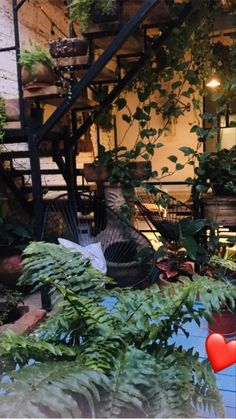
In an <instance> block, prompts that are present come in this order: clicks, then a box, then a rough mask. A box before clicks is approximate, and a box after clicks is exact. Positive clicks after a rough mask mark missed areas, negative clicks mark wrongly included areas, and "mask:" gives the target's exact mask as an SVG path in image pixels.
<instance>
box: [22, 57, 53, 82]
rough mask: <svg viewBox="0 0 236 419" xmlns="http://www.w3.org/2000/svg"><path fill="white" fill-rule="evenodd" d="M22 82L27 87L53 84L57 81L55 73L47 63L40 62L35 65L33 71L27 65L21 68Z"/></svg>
mask: <svg viewBox="0 0 236 419" xmlns="http://www.w3.org/2000/svg"><path fill="white" fill-rule="evenodd" d="M21 77H22V83H23V86H24V87H25V88H30V87H31V88H33V87H34V88H36V87H38V85H39V86H40V87H41V86H42V85H43V86H45V85H47V86H48V85H53V84H54V82H55V73H54V72H53V70H52V69H51V68H50V67H49V66H48V65H46V64H43V63H41V62H38V63H36V64H35V65H34V68H33V72H30V71H29V70H28V69H27V68H26V67H24V66H23V67H22V70H21Z"/></svg>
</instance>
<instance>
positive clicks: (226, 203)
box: [201, 195, 236, 227]
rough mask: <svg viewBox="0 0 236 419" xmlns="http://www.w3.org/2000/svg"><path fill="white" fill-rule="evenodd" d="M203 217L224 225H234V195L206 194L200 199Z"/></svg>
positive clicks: (235, 197)
mask: <svg viewBox="0 0 236 419" xmlns="http://www.w3.org/2000/svg"><path fill="white" fill-rule="evenodd" d="M201 205H202V210H203V216H204V218H210V219H212V220H213V222H215V223H217V224H220V225H223V226H225V227H227V226H229V227H232V226H236V196H235V195H232V196H229V195H228V196H227V195H224V196H207V197H205V198H203V199H202V200H201Z"/></svg>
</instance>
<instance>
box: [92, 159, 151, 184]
mask: <svg viewBox="0 0 236 419" xmlns="http://www.w3.org/2000/svg"><path fill="white" fill-rule="evenodd" d="M129 168H130V174H131V176H132V179H135V180H138V179H139V180H147V179H149V178H150V176H151V172H152V165H151V162H150V161H148V162H145V161H137V162H130V163H129ZM84 176H85V179H86V180H87V181H88V182H107V181H108V180H109V177H110V176H111V171H110V170H109V169H108V168H107V167H106V166H97V165H95V164H94V163H85V164H84Z"/></svg>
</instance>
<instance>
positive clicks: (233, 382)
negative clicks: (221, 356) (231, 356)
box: [172, 320, 236, 418]
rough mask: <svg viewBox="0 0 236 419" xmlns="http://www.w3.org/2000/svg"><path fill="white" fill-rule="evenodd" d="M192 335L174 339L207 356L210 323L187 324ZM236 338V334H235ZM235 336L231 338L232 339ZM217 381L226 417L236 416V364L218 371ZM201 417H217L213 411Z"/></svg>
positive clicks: (203, 413) (203, 321)
mask: <svg viewBox="0 0 236 419" xmlns="http://www.w3.org/2000/svg"><path fill="white" fill-rule="evenodd" d="M235 326H236V325H235ZM186 329H187V330H188V331H189V333H190V336H189V337H188V338H186V337H185V336H184V335H183V334H181V333H179V334H178V336H176V337H174V338H173V339H172V341H173V342H176V343H177V344H178V345H182V346H183V347H184V348H185V349H189V348H194V349H195V350H196V351H197V352H199V355H200V357H201V358H202V359H204V358H207V353H206V349H205V342H206V338H207V336H208V335H209V331H208V323H207V321H206V320H202V321H201V326H200V327H198V326H197V325H196V324H195V323H194V322H192V323H190V324H189V325H188V326H186ZM235 338H236V336H235ZM231 339H233V338H230V340H231ZM216 381H217V386H218V389H219V390H220V393H221V395H222V400H223V403H224V408H225V417H226V418H236V364H234V365H232V366H231V367H228V368H226V369H224V370H222V371H220V372H218V373H216ZM201 417H206V418H207V417H211V418H212V417H215V415H214V413H213V412H209V414H208V415H207V413H206V412H202V413H201Z"/></svg>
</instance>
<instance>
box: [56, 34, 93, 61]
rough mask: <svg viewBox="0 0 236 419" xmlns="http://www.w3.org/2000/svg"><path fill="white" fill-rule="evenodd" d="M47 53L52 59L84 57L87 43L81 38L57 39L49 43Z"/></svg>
mask: <svg viewBox="0 0 236 419" xmlns="http://www.w3.org/2000/svg"><path fill="white" fill-rule="evenodd" d="M49 51H50V54H51V56H52V57H53V58H64V57H78V56H84V55H86V54H87V51H88V42H87V41H86V40H85V39H84V38H83V37H80V38H63V39H57V40H55V41H51V42H49Z"/></svg>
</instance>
